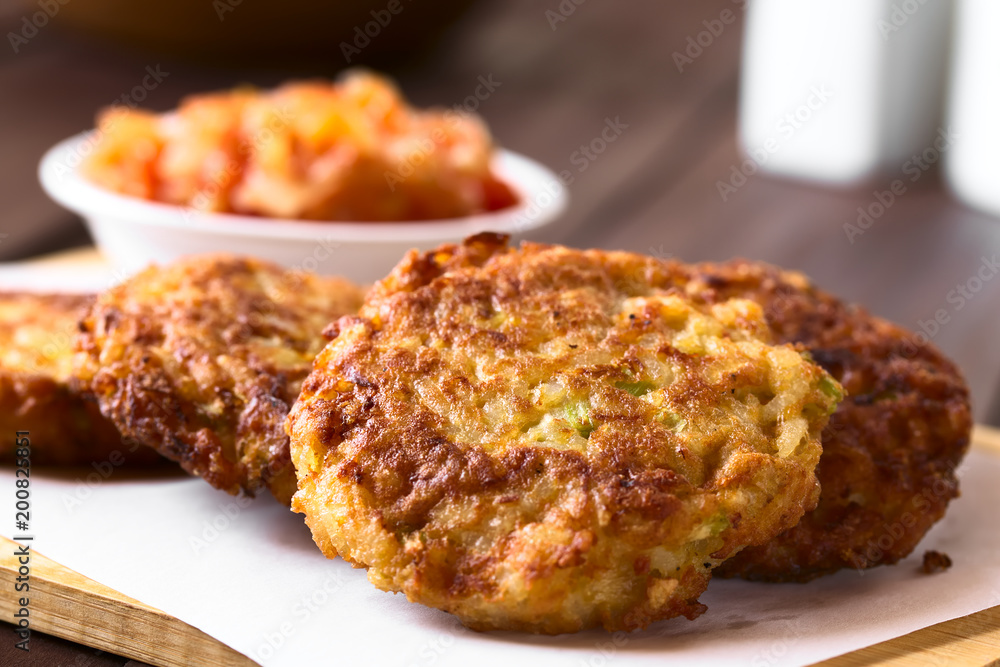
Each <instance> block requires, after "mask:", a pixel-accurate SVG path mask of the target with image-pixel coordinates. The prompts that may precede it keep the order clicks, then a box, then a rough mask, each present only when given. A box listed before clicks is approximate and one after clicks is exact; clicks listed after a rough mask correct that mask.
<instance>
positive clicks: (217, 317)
mask: <svg viewBox="0 0 1000 667" xmlns="http://www.w3.org/2000/svg"><path fill="white" fill-rule="evenodd" d="M361 298H362V292H361V290H360V289H359V288H358V287H356V286H355V285H353V284H351V283H349V282H348V281H346V280H342V279H339V278H326V277H320V276H316V275H313V274H309V273H302V272H295V271H286V270H284V269H282V268H281V267H279V266H276V265H273V264H271V263H269V262H264V261H261V260H256V259H250V258H242V257H235V256H230V255H196V256H191V257H187V258H184V259H181V260H179V261H177V262H174V263H172V264H170V265H167V266H163V267H158V266H153V267H150V268H148V269H146V270H145V271H143V272H141V273H139V274H138V275H136V276H134V277H133V278H131V279H129V280H128V281H126V282H124V283H122V284H121V285H119V286H117V287H115V288H113V289H111V290H108V291H107V292H105V293H103V294H101V295H100V297H99V298H98V300H97V302H96V303H95V304H94V307H93V308H92V309H91V311H90V313H89V315H88V316H87V317H86V318H85V319H84V320H83V322H82V325H81V326H82V333H81V334H80V337H79V341H78V345H79V348H80V350H81V352H80V354H78V355H77V362H78V363H77V367H76V373H77V376H78V378H79V380H78V381H79V382H80V383H82V384H84V385H85V386H86V387H87V388H88V389H89V391H90V392H92V393H93V394H94V395H95V396H96V398H97V401H98V403H99V404H100V407H101V410H102V412H103V413H104V414H105V415H106V416H107V417H109V418H110V419H111V420H112V421H113V422H114V423H115V424H116V425H117V426H118V428H119V429H120V430H121V431H122V433H125V434H127V435H129V436H131V437H134V438H135V439H137V440H139V441H140V442H142V443H144V444H146V445H149V446H150V447H153V448H154V449H156V450H157V451H159V452H160V453H161V454H163V455H164V456H166V457H167V458H169V459H171V460H174V461H177V462H179V463H180V464H181V466H182V467H183V468H184V469H185V470H187V471H188V472H189V473H191V474H193V475H198V476H200V477H203V478H204V479H205V480H206V481H208V482H209V483H210V484H211V485H212V486H214V487H216V488H219V489H223V490H225V491H228V492H229V493H237V492H238V491H239V490H240V489H242V490H243V491H245V492H247V493H249V494H251V495H252V494H255V493H257V492H258V491H261V490H262V489H264V488H267V489H269V490H270V491H271V493H272V494H273V495H274V496H275V498H277V499H278V500H279V501H281V502H284V503H286V504H287V503H288V502H289V500H290V498H291V495H292V493H293V492H294V491H295V475H294V472H293V471H292V467H291V463H290V461H289V456H288V438H287V436H286V435H285V432H284V428H283V426H284V422H285V417H286V416H287V414H288V409H289V407H290V406H291V404H292V402H293V401H294V400H295V397H296V396H297V395H298V391H299V385H300V383H301V382H302V379H303V378H304V377H305V376H306V374H307V373H308V372H309V368H310V364H311V363H312V360H313V357H314V356H315V355H316V353H317V352H319V351H320V350H321V349H322V348H323V345H324V344H325V342H326V341H325V339H324V338H323V336H322V331H323V328H324V327H325V326H326V325H327V324H328V323H329V322H331V321H333V320H334V319H336V318H338V317H340V316H341V315H344V314H346V313H350V312H354V311H355V310H356V309H357V307H358V306H359V304H360V302H361Z"/></svg>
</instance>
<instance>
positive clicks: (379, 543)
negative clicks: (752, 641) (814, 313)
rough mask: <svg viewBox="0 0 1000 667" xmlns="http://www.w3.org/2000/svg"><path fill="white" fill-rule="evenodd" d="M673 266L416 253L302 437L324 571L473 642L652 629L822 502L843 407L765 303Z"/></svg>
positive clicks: (471, 248)
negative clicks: (471, 634)
mask: <svg viewBox="0 0 1000 667" xmlns="http://www.w3.org/2000/svg"><path fill="white" fill-rule="evenodd" d="M671 281H672V274H671V272H670V270H669V268H668V266H667V265H666V264H664V263H663V262H661V261H658V260H655V259H652V258H648V257H643V256H640V255H635V254H630V253H613V252H601V251H578V250H571V249H568V248H563V247H558V246H543V245H534V244H525V245H523V246H522V247H521V248H520V249H512V248H508V247H507V246H506V239H505V238H504V237H500V236H496V235H491V234H485V235H479V236H476V237H473V238H471V239H469V240H468V241H466V242H465V244H463V245H461V246H452V245H449V246H443V247H441V248H439V249H438V250H435V251H432V252H428V253H425V254H419V253H417V252H416V251H412V252H411V253H409V254H408V255H407V257H406V258H405V259H404V260H403V261H402V262H401V264H400V265H399V266H397V268H396V269H395V270H394V271H393V273H392V274H391V275H390V276H389V277H388V278H387V279H385V280H384V281H382V282H381V283H378V284H376V286H375V287H374V288H373V290H372V291H371V292H370V294H369V296H368V297H367V299H366V302H365V305H364V306H363V307H362V309H361V311H360V314H359V315H358V316H349V317H345V318H342V319H341V320H340V321H339V322H338V323H337V325H336V326H335V327H334V328H333V330H332V331H331V332H330V333H331V334H334V335H336V338H335V339H334V340H332V341H331V343H330V344H329V345H328V346H327V348H326V349H325V350H323V352H322V353H320V355H319V356H318V357H317V359H316V363H315V367H314V370H313V372H312V374H311V375H310V376H309V377H308V378H307V379H306V381H305V382H304V383H303V387H302V394H301V395H300V397H299V399H298V401H297V402H296V404H295V406H294V407H293V409H292V413H291V415H290V416H289V420H288V430H289V434H290V436H291V450H292V457H293V461H294V463H295V468H296V473H297V476H298V483H299V491H298V493H297V494H296V495H295V498H294V499H293V509H295V510H297V511H299V512H303V513H305V515H306V521H307V523H308V524H309V526H310V528H311V529H312V532H313V537H314V539H315V540H316V542H317V544H318V545H319V546H320V547H321V549H322V550H323V552H324V553H325V554H326V555H327V556H328V557H334V556H335V555H337V554H339V555H341V556H342V557H344V558H345V559H346V560H348V561H350V562H351V563H353V564H355V566H358V567H365V568H367V569H368V577H369V579H370V580H371V581H372V583H374V584H375V585H376V586H378V587H379V588H381V589H383V590H386V591H394V592H400V591H401V592H403V593H405V594H406V596H407V598H409V599H410V600H411V601H415V602H421V603H423V604H426V605H429V606H432V607H436V608H439V609H443V610H445V611H448V612H451V613H453V614H456V615H457V616H458V617H459V618H460V619H461V621H462V622H463V623H465V624H466V625H468V626H469V627H472V628H474V629H477V630H498V629H504V630H521V631H528V632H537V633H553V634H554V633H562V632H573V631H577V630H581V629H584V628H588V627H593V626H603V627H605V628H607V629H608V630H633V629H637V628H642V627H645V626H647V625H648V624H649V623H651V622H653V621H657V620H660V619H665V618H671V617H674V616H677V615H684V616H687V617H688V618H694V617H696V616H697V615H698V614H700V613H701V612H702V611H703V610H704V606H703V605H701V604H700V603H699V602H698V596H699V595H700V594H701V593H702V592H703V590H704V589H705V587H706V585H707V583H708V581H709V577H710V573H711V571H712V569H713V568H714V567H715V566H716V565H718V564H719V563H720V562H721V561H723V560H724V559H726V558H728V557H729V556H731V555H732V554H733V553H735V552H736V551H738V550H739V549H740V548H742V547H744V546H746V545H748V544H762V543H765V542H767V541H768V540H770V539H771V538H772V537H774V536H775V535H777V534H778V533H780V532H782V531H783V530H786V529H787V528H789V527H791V526H793V525H795V523H797V522H798V520H799V518H800V517H801V516H802V514H803V512H805V511H806V510H807V509H811V508H812V507H813V506H814V504H815V502H816V499H817V496H818V491H819V489H818V486H817V484H816V480H815V476H814V467H815V465H816V463H817V461H818V459H819V456H820V448H819V435H820V432H821V430H822V428H823V426H824V425H825V424H826V421H827V417H828V414H829V412H831V411H832V410H833V408H834V406H835V405H836V401H837V397H838V396H839V393H840V389H839V387H838V386H837V384H836V382H834V381H833V380H832V379H831V378H830V376H829V375H827V374H826V373H825V372H824V371H822V369H820V368H819V367H818V366H816V365H815V364H813V363H811V362H810V361H808V360H807V359H806V358H804V357H803V356H802V355H801V354H800V352H799V351H798V350H796V349H795V348H794V347H792V346H787V345H783V346H774V345H770V344H768V342H767V339H768V337H769V332H768V329H767V326H766V324H765V322H764V319H763V314H762V311H761V309H760V307H759V306H758V305H757V304H755V303H753V302H752V301H747V300H730V301H725V302H720V303H716V304H713V305H712V306H710V307H707V306H706V307H696V306H695V305H693V303H692V301H691V300H689V299H686V298H685V297H684V296H683V295H682V294H681V293H680V292H678V291H677V290H675V289H671Z"/></svg>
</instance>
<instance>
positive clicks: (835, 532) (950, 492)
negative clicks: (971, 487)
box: [686, 260, 972, 581]
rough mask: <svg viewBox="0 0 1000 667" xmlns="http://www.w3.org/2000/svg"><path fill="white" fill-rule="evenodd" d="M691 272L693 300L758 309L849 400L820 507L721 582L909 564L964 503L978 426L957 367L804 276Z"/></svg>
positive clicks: (760, 270)
mask: <svg viewBox="0 0 1000 667" xmlns="http://www.w3.org/2000/svg"><path fill="white" fill-rule="evenodd" d="M687 273H688V276H687V278H686V280H687V281H688V284H687V291H688V292H689V294H691V295H696V296H697V297H698V298H700V299H702V300H704V301H706V302H708V303H712V302H716V301H721V300H725V299H730V298H735V297H743V298H750V299H753V300H755V301H756V302H757V303H759V304H761V305H762V306H763V308H764V312H765V313H766V315H767V319H768V322H769V323H770V325H771V328H772V330H773V332H774V335H775V338H776V340H778V341H785V342H793V343H799V344H802V345H804V346H805V347H806V348H807V349H808V350H810V352H811V354H812V356H813V358H814V359H815V361H816V362H817V363H819V364H820V365H821V366H823V367H824V368H825V369H826V370H827V371H828V372H829V373H830V374H831V375H833V376H834V377H835V378H837V380H838V381H840V382H841V383H842V384H843V386H844V388H845V390H846V391H847V394H848V397H847V398H846V399H845V400H844V401H843V402H842V403H841V404H840V407H839V408H838V409H837V412H836V413H835V414H834V415H833V417H832V418H831V419H830V423H829V424H828V425H827V427H826V429H825V430H824V432H823V456H822V458H821V459H820V464H819V468H818V469H817V475H818V476H819V480H820V484H821V485H822V489H823V491H822V494H821V496H820V502H819V506H818V507H817V508H816V509H815V510H814V511H813V512H811V513H809V514H807V515H806V516H805V517H804V518H803V519H802V521H801V522H800V523H799V524H798V525H797V526H796V527H794V528H792V529H791V530H789V531H788V532H786V533H784V534H783V535H781V536H780V537H778V538H777V539H775V540H773V541H771V542H770V543H768V544H766V545H764V546H759V547H754V548H749V549H746V550H744V551H742V552H740V553H739V554H737V555H736V556H735V557H734V558H733V559H731V560H730V561H728V562H726V563H725V564H724V565H723V566H722V567H721V568H719V570H717V573H718V574H721V575H723V576H742V577H745V578H748V579H757V580H764V581H808V580H810V579H812V578H814V577H817V576H820V575H823V574H827V573H830V572H834V571H836V570H839V569H841V568H858V569H863V568H869V567H874V566H876V565H883V564H891V563H895V562H897V561H898V560H900V559H901V558H904V557H906V556H907V555H908V554H909V553H910V552H911V551H912V550H913V549H914V547H915V546H916V545H917V543H918V542H919V541H920V540H921V539H922V538H923V536H924V534H925V533H926V532H927V531H928V530H929V529H930V527H931V526H932V525H934V523H935V522H937V521H938V520H939V519H941V517H942V516H944V513H945V510H946V508H947V506H948V502H949V501H950V500H951V499H952V498H954V497H956V496H957V495H958V481H957V480H956V478H955V469H956V468H957V467H958V465H959V463H960V462H961V460H962V457H963V456H964V455H965V452H966V450H967V449H968V446H969V439H970V432H971V428H972V416H971V410H970V407H969V393H968V389H967V388H966V385H965V382H964V381H963V379H962V376H961V374H960V373H959V371H958V369H957V368H956V367H955V366H954V364H952V363H951V362H950V361H948V360H947V359H946V358H945V357H944V356H942V355H941V353H940V352H939V351H938V350H937V349H936V348H934V347H933V346H932V345H930V344H926V343H923V344H921V340H920V339H919V338H918V337H916V336H915V335H914V334H913V333H911V332H908V331H906V330H905V329H903V328H902V327H899V326H896V325H895V324H891V323H889V322H886V321H884V320H881V319H879V318H876V317H873V316H872V315H870V314H869V313H867V312H866V311H865V310H864V309H862V308H859V307H857V306H852V305H848V304H845V303H843V302H841V301H840V300H838V299H836V298H834V297H833V296H831V295H829V294H826V293H824V292H822V291H820V290H818V289H816V288H815V287H814V286H812V285H811V284H810V283H809V281H808V280H807V279H806V278H805V277H804V276H802V275H800V274H798V273H793V272H788V271H782V270H780V269H777V268H775V267H771V266H767V265H763V264H755V263H750V262H747V261H743V260H736V261H733V262H729V263H726V264H715V265H713V264H702V265H699V266H695V267H691V268H690V269H689V270H688V272H687Z"/></svg>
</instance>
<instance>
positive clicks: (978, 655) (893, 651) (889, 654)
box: [812, 607, 1000, 667]
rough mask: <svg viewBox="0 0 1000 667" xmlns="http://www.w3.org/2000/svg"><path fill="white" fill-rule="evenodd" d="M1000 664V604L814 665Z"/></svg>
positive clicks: (911, 666) (919, 666)
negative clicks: (999, 605)
mask: <svg viewBox="0 0 1000 667" xmlns="http://www.w3.org/2000/svg"><path fill="white" fill-rule="evenodd" d="M939 665H970V666H973V665H974V666H975V667H984V666H987V665H988V666H994V665H1000V607H993V608H991V609H984V610H983V611H980V612H977V613H975V614H970V615H968V616H962V617H961V618H956V619H953V620H951V621H944V622H943V623H938V624H936V625H931V626H929V627H926V628H921V629H919V630H914V631H913V632H911V633H910V634H908V635H903V636H902V637H896V638H894V639H889V640H886V641H884V642H881V643H878V644H873V645H871V646H867V647H865V648H862V649H858V650H857V651H852V652H850V653H845V654H844V655H841V656H837V657H835V658H830V659H829V660H824V661H822V662H818V663H815V664H814V665H812V667H923V666H926V667H932V666H933V667H938V666H939Z"/></svg>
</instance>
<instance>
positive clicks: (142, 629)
mask: <svg viewBox="0 0 1000 667" xmlns="http://www.w3.org/2000/svg"><path fill="white" fill-rule="evenodd" d="M17 544H19V543H15V542H12V541H11V540H9V539H7V538H6V537H2V536H0V549H2V556H0V586H2V587H3V590H7V591H14V584H15V579H16V578H17V576H18V566H19V563H18V562H17V558H16V557H15V556H14V551H15V549H16V548H17ZM30 567H31V572H30V574H29V577H30V580H29V582H28V583H29V586H30V589H29V591H27V592H26V593H25V597H27V598H28V601H29V604H28V609H29V614H30V616H29V618H30V620H31V626H30V627H31V629H32V630H38V631H40V632H45V633H48V634H50V635H53V636H55V637H61V638H63V639H67V640H69V641H74V642H78V643H80V644H85V645H87V646H91V647H93V648H97V649H100V650H102V651H107V652H109V653H113V654H117V655H121V656H124V657H126V658H131V659H134V660H141V661H143V662H148V663H150V664H152V665H156V666H157V667H180V666H186V665H192V664H198V665H208V666H210V667H255V666H256V665H257V663H255V662H253V661H252V660H250V659H249V658H247V657H246V656H245V655H243V654H242V653H239V652H237V651H235V650H233V649H232V648H230V647H228V646H226V645H225V644H223V643H222V642H220V641H219V640H217V639H215V638H213V637H211V636H209V635H207V634H205V633H204V632H202V631H201V630H198V629H197V628H195V627H192V626H190V625H188V624H187V623H184V622H183V621H180V620H178V619H176V618H174V617H173V616H170V615H169V614H166V613H164V612H162V611H160V610H159V609H156V608H154V607H150V606H149V605H146V604H143V603H142V602H139V601H138V600H135V599H133V598H130V597H128V596H126V595H122V594H121V593H119V592H117V591H115V590H114V589H111V588H108V587H107V586H104V585H102V584H99V583H97V582H96V581H93V580H91V579H88V578H87V577H84V576H83V575H81V574H79V573H78V572H75V571H73V570H70V569H69V568H66V567H63V566H62V565H60V564H58V563H56V562H55V561H52V560H50V559H49V558H46V557H45V556H43V555H42V554H40V553H38V552H37V551H34V550H31V561H30ZM19 598H20V594H18V593H15V594H14V595H13V596H10V597H8V596H6V595H5V596H3V597H0V614H2V615H3V616H4V618H8V619H12V618H14V616H13V614H14V613H15V611H16V610H17V608H19V606H20V605H19V604H18V602H17V601H18V599H19Z"/></svg>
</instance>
